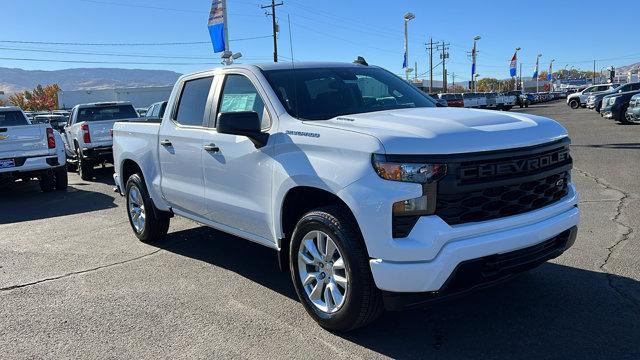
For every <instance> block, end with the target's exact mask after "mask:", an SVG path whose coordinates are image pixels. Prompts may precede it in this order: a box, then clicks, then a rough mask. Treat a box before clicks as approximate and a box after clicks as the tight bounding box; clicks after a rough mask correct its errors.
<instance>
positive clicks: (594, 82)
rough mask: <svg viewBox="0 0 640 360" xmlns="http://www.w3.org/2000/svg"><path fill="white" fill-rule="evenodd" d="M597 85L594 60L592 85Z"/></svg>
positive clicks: (594, 62)
mask: <svg viewBox="0 0 640 360" xmlns="http://www.w3.org/2000/svg"><path fill="white" fill-rule="evenodd" d="M595 84H596V61H595V60H593V83H592V84H591V85H595Z"/></svg>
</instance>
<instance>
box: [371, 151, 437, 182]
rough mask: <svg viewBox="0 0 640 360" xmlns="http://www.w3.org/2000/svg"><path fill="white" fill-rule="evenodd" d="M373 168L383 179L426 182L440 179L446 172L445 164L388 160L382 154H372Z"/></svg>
mask: <svg viewBox="0 0 640 360" xmlns="http://www.w3.org/2000/svg"><path fill="white" fill-rule="evenodd" d="M372 163H373V168H374V169H375V170H376V173H378V176H380V177H381V178H383V179H385V180H392V181H403V182H412V183H418V184H427V183H431V182H434V181H437V180H439V179H441V178H442V177H443V176H444V175H446V173H447V165H445V164H428V163H399V162H389V161H387V160H386V157H385V156H384V155H380V154H374V155H373V158H372Z"/></svg>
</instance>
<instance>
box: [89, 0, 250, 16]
mask: <svg viewBox="0 0 640 360" xmlns="http://www.w3.org/2000/svg"><path fill="white" fill-rule="evenodd" d="M77 1H81V2H85V3H92V4H100V5H112V6H122V7H128V8H138V9H148V10H162V11H175V12H182V13H193V14H200V15H202V14H203V12H202V11H201V10H190V9H179V8H169V7H161V6H151V5H138V4H129V3H121V2H116V1H103V0H77ZM234 3H242V4H249V5H259V4H258V3H252V2H246V1H234ZM228 15H233V16H257V17H262V15H257V14H238V13H229V14H228Z"/></svg>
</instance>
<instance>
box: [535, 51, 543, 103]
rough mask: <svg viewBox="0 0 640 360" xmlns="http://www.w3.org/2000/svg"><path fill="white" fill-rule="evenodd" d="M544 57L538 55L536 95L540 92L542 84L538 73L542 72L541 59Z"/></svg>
mask: <svg viewBox="0 0 640 360" xmlns="http://www.w3.org/2000/svg"><path fill="white" fill-rule="evenodd" d="M541 57H542V54H538V57H537V58H536V94H537V93H539V92H540V90H539V83H540V81H539V80H540V76H538V75H539V74H538V71H540V58H541Z"/></svg>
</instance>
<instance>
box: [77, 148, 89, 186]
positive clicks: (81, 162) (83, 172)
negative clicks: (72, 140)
mask: <svg viewBox="0 0 640 360" xmlns="http://www.w3.org/2000/svg"><path fill="white" fill-rule="evenodd" d="M76 154H78V171H79V172H80V178H81V179H82V180H85V181H89V180H91V179H93V163H92V162H91V160H87V159H85V158H84V157H83V156H82V153H81V152H80V151H76Z"/></svg>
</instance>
